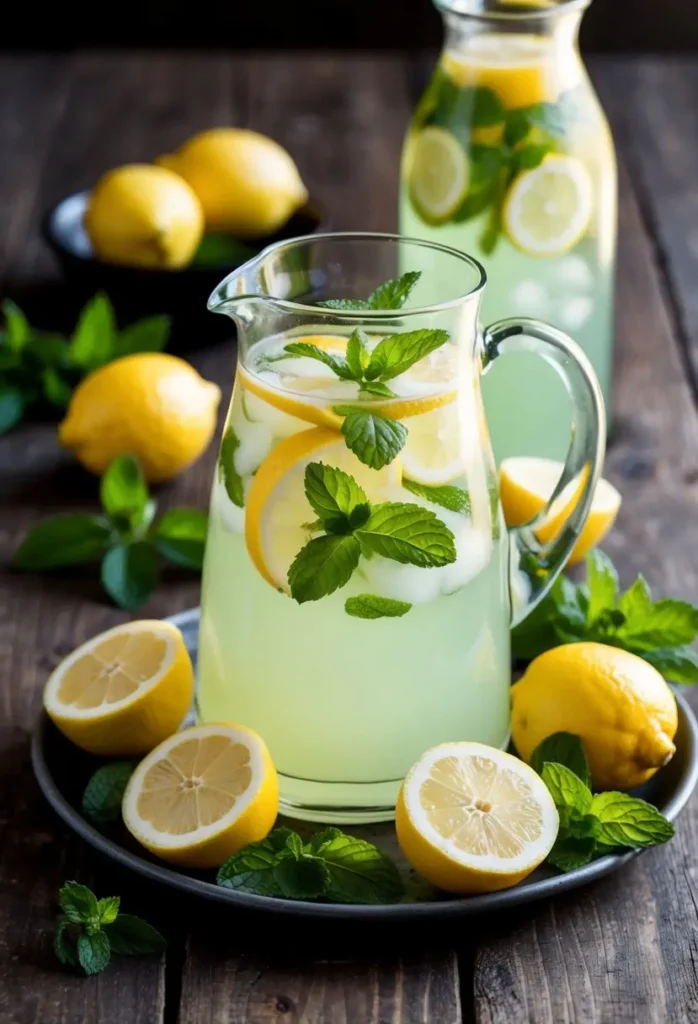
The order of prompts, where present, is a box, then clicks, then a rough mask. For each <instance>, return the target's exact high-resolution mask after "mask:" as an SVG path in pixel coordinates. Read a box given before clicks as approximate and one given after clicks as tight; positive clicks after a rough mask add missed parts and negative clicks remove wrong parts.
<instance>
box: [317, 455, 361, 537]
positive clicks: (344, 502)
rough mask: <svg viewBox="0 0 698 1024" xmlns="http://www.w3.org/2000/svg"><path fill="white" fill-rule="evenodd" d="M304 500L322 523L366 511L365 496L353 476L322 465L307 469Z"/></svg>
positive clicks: (319, 463)
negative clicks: (362, 509) (355, 511)
mask: <svg viewBox="0 0 698 1024" xmlns="http://www.w3.org/2000/svg"><path fill="white" fill-rule="evenodd" d="M305 496H306V498H307V499H308V501H309V502H310V505H311V507H312V509H313V511H314V512H315V514H316V515H317V516H318V518H319V519H320V521H321V522H322V523H325V522H327V521H328V520H332V519H334V518H336V517H337V516H338V515H344V516H347V517H348V516H351V514H352V512H354V510H355V509H356V508H357V507H358V506H362V505H363V506H366V507H368V498H367V497H366V494H365V492H364V491H363V489H362V488H361V487H360V486H359V485H358V484H357V482H356V480H354V478H353V477H352V476H350V475H349V474H348V473H345V472H344V471H343V470H341V469H337V468H335V467H334V466H326V465H324V463H322V462H311V463H309V464H308V466H307V467H306V470H305Z"/></svg>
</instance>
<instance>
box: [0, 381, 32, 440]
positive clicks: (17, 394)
mask: <svg viewBox="0 0 698 1024" xmlns="http://www.w3.org/2000/svg"><path fill="white" fill-rule="evenodd" d="M28 404H29V403H28V402H27V398H26V396H25V394H24V392H23V391H22V390H21V389H20V388H18V387H16V386H15V385H13V384H4V383H0V435H2V434H6V433H7V432H8V431H9V430H12V428H13V427H16V426H17V424H18V423H19V421H20V420H21V419H22V416H24V410H25V409H26V407H27V405H28Z"/></svg>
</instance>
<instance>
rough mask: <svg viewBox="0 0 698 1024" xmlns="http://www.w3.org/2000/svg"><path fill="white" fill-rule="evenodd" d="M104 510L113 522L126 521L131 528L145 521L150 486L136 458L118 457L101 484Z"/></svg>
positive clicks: (131, 456) (128, 456)
mask: <svg viewBox="0 0 698 1024" xmlns="http://www.w3.org/2000/svg"><path fill="white" fill-rule="evenodd" d="M99 493H100V499H101V502H102V508H103V509H104V511H105V512H106V513H107V515H108V516H111V517H112V518H113V519H117V520H119V519H122V518H123V519H125V520H127V521H128V523H129V525H130V527H131V529H133V528H134V527H136V526H138V525H139V523H141V521H142V519H143V515H144V513H145V508H146V505H147V504H148V497H149V495H148V485H147V484H146V482H145V477H144V476H143V470H142V469H141V466H140V463H139V461H138V459H137V458H135V457H134V456H133V455H118V456H117V457H116V458H115V459H114V461H113V462H112V463H111V464H110V466H109V468H108V469H107V471H106V473H105V474H104V476H103V477H102V481H101V484H100V492H99Z"/></svg>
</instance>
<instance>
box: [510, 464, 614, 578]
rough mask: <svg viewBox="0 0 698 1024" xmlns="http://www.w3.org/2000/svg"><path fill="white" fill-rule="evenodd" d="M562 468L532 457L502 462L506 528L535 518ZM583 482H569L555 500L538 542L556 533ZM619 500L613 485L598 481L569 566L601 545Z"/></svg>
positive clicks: (539, 534)
mask: <svg viewBox="0 0 698 1024" xmlns="http://www.w3.org/2000/svg"><path fill="white" fill-rule="evenodd" d="M563 468H564V467H563V464H562V463H561V462H556V461H555V460H554V459H541V458H534V457H533V456H518V457H516V458H510V459H504V461H503V462H502V465H501V467H500V471H499V489H500V494H501V499H502V509H503V511H504V518H505V520H506V523H507V526H522V525H523V524H524V523H530V522H531V520H532V519H535V517H536V516H537V515H538V514H539V513H540V512H541V510H542V509H543V508H544V507H545V505H546V504H547V502H548V500H549V498H550V496H551V495H552V493H553V491H554V490H555V486H556V484H557V482H558V480H559V479H560V477H561V476H562V470H563ZM584 479H585V477H584V476H583V477H582V479H581V480H579V481H574V480H573V481H571V483H569V484H568V485H567V486H566V487H565V489H564V490H563V491H562V494H560V495H559V497H558V498H556V499H555V501H554V503H553V506H552V508H551V510H550V512H549V513H548V515H547V516H546V519H545V521H544V523H542V524H541V525H540V526H539V527H537V529H536V536H537V537H538V539H539V540H540V541H541V542H542V543H548V542H549V541H551V540H553V538H554V537H556V536H557V535H558V534H559V532H560V530H561V529H562V527H563V525H564V523H565V520H566V519H567V518H568V516H569V514H570V512H571V510H572V509H573V508H574V506H575V504H576V503H577V501H578V498H579V492H580V490H581V488H582V487H583V485H584ZM621 501H622V498H621V496H620V493H619V492H618V491H617V490H616V488H615V487H614V486H613V484H611V483H609V482H608V480H603V479H602V480H599V482H598V484H597V485H596V491H595V493H594V498H593V501H592V505H591V512H590V513H589V516H588V518H587V521H586V523H585V524H584V527H583V529H582V532H581V533H580V535H579V538H578V540H577V543H576V544H575V546H574V548H573V550H572V554H571V555H570V558H569V565H576V564H577V563H578V562H582V561H583V560H584V558H585V557H586V554H587V552H589V551H590V550H591V549H592V548H593V547H596V545H597V544H600V543H601V541H602V540H603V538H604V537H605V536H606V534H607V533H608V531H609V530H610V529H611V527H612V526H613V524H614V522H615V520H616V516H617V515H618V510H619V509H620V505H621Z"/></svg>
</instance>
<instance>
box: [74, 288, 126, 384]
mask: <svg viewBox="0 0 698 1024" xmlns="http://www.w3.org/2000/svg"><path fill="white" fill-rule="evenodd" d="M115 353H116V324H115V322H114V310H113V308H112V304H111V302H110V301H109V299H108V298H107V296H106V295H105V294H104V293H103V292H99V293H98V294H97V295H95V297H94V298H93V299H90V301H89V302H88V303H87V305H86V306H85V308H84V309H83V311H82V312H81V314H80V317H79V319H78V322H77V326H76V328H75V331H74V333H73V337H72V340H71V342H70V360H71V362H72V363H73V365H75V366H79V367H80V369H81V370H85V371H89V370H94V369H96V368H97V367H98V366H103V365H104V364H105V363H108V362H109V360H110V359H113V357H114V355H115Z"/></svg>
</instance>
